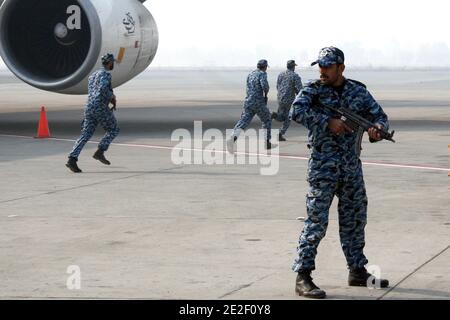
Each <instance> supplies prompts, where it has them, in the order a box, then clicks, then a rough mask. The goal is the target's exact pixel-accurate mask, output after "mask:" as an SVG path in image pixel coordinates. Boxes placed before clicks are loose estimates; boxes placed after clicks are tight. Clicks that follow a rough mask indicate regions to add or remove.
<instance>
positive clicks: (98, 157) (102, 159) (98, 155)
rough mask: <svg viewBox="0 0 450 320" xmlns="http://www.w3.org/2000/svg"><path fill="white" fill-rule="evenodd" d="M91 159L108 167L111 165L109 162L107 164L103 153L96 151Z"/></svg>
mask: <svg viewBox="0 0 450 320" xmlns="http://www.w3.org/2000/svg"><path fill="white" fill-rule="evenodd" d="M93 158H94V159H95V160H98V161H100V162H101V163H103V164H106V165H107V166H109V165H110V164H111V162H109V161H108V160H107V159H106V158H105V151H103V150H100V149H98V150H97V151H96V152H95V153H94V156H93Z"/></svg>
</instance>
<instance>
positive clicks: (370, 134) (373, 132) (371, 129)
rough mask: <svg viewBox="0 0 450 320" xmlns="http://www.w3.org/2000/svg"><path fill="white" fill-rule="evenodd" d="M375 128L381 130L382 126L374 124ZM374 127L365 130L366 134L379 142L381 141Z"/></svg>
mask: <svg viewBox="0 0 450 320" xmlns="http://www.w3.org/2000/svg"><path fill="white" fill-rule="evenodd" d="M375 127H376V128H378V129H383V126H382V125H381V124H376V125H375ZM375 127H373V128H370V129H369V130H367V133H368V134H369V137H370V138H371V139H372V140H375V141H380V140H381V134H380V132H379V131H378V130H377V129H376V128H375Z"/></svg>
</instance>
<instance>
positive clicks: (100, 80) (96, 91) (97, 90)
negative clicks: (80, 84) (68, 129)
mask: <svg viewBox="0 0 450 320" xmlns="http://www.w3.org/2000/svg"><path fill="white" fill-rule="evenodd" d="M88 92H89V93H88V94H89V96H88V102H87V106H86V110H87V111H90V110H92V111H94V110H95V109H98V108H106V109H107V108H108V104H109V102H110V101H111V99H112V97H113V95H114V92H113V89H112V85H111V73H109V72H108V71H106V69H104V68H102V69H100V70H97V71H95V72H94V73H93V74H92V75H91V76H90V77H89V84H88Z"/></svg>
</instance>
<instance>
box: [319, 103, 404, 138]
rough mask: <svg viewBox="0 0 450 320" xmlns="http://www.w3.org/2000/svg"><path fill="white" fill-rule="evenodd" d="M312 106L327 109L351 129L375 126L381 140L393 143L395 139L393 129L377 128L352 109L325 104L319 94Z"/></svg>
mask: <svg viewBox="0 0 450 320" xmlns="http://www.w3.org/2000/svg"><path fill="white" fill-rule="evenodd" d="M312 104H313V106H316V107H320V108H324V109H328V110H330V111H332V112H334V113H336V114H338V115H339V116H340V119H341V120H342V121H344V122H345V124H346V125H348V126H349V127H350V128H352V130H354V131H358V130H359V129H360V128H361V129H363V130H364V131H368V130H369V129H370V128H375V129H376V130H377V131H378V132H379V133H380V136H381V139H382V140H383V139H384V140H389V141H391V142H394V143H395V140H394V139H393V137H394V133H395V131H394V130H393V131H392V132H389V131H387V130H385V129H379V128H377V127H376V126H375V124H374V123H372V122H370V121H369V120H367V119H365V118H363V117H361V116H360V115H358V114H356V113H354V112H353V111H351V110H349V109H346V108H343V107H340V108H336V107H332V106H326V105H324V104H323V103H322V102H321V101H320V99H319V96H315V97H314V98H313V101H312Z"/></svg>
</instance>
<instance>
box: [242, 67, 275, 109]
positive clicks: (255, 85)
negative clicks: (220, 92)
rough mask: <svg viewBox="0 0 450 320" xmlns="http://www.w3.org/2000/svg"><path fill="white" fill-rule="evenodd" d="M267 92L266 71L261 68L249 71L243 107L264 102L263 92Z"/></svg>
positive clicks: (254, 105)
mask: <svg viewBox="0 0 450 320" xmlns="http://www.w3.org/2000/svg"><path fill="white" fill-rule="evenodd" d="M268 92H269V82H267V73H266V72H264V71H261V70H255V71H253V72H251V73H250V74H249V75H248V77H247V97H246V98H245V107H256V106H260V105H263V104H264V94H265V93H268Z"/></svg>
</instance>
